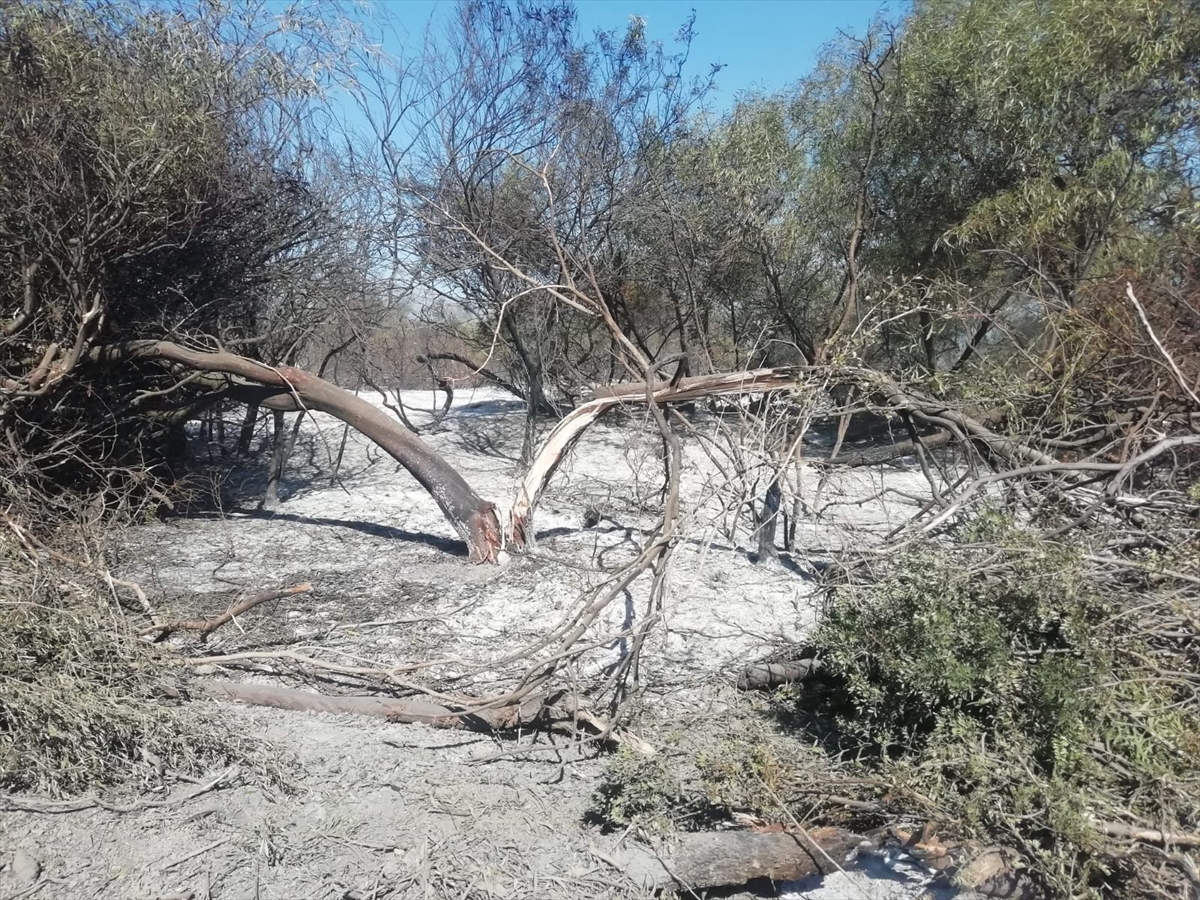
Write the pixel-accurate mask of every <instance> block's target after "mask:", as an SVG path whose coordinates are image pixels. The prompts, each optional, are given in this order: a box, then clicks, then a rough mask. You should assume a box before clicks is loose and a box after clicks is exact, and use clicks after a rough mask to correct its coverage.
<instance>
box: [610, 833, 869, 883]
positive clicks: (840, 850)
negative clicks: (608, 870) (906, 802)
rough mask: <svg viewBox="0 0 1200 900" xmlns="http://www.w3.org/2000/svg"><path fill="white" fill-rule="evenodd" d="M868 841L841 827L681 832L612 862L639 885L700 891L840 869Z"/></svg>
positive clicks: (621, 855)
mask: <svg viewBox="0 0 1200 900" xmlns="http://www.w3.org/2000/svg"><path fill="white" fill-rule="evenodd" d="M864 840H865V838H864V837H863V836H862V835H858V834H853V833H851V832H849V831H845V830H843V829H841V828H813V829H811V830H809V831H807V832H805V833H804V834H761V833H757V832H752V831H716V832H700V833H694V834H683V835H680V836H679V839H678V842H677V843H676V844H674V846H670V847H664V848H662V850H660V851H656V850H654V849H652V848H649V847H640V846H631V847H628V848H627V849H626V850H624V851H622V852H621V853H620V854H618V855H616V856H615V858H614V860H613V864H615V865H617V866H618V867H619V868H621V869H622V870H623V871H624V872H625V874H626V875H627V876H628V877H629V878H630V879H631V880H632V881H633V882H634V883H635V884H637V885H639V886H641V887H646V888H660V889H661V888H670V889H674V890H692V891H696V890H703V889H707V888H716V887H725V886H729V885H739V884H745V883H746V882H748V881H753V880H755V879H757V878H769V879H770V880H772V881H777V882H778V881H795V880H797V879H800V878H808V877H810V876H813V875H827V874H829V873H830V872H836V871H838V870H839V869H841V868H842V867H843V866H844V865H845V864H846V862H847V860H848V859H849V858H850V857H851V856H853V854H854V853H855V851H856V850H857V849H858V847H859V846H860V845H861V844H862V843H863V842H864Z"/></svg>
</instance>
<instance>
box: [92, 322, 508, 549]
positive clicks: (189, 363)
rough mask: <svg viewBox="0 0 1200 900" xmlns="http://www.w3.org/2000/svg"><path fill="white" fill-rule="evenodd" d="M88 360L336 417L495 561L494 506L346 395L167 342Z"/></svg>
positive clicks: (296, 375) (290, 373)
mask: <svg viewBox="0 0 1200 900" xmlns="http://www.w3.org/2000/svg"><path fill="white" fill-rule="evenodd" d="M92 356H93V358H94V359H96V360H97V361H101V362H118V361H120V360H122V359H129V358H138V359H157V360H163V361H165V362H170V363H175V364H177V365H179V366H183V367H185V368H188V369H192V370H195V371H201V372H218V373H223V374H226V375H231V376H236V377H239V378H242V379H245V380H247V381H250V382H253V383H255V384H259V385H263V386H265V387H267V388H275V389H277V391H276V392H274V393H272V394H270V396H267V397H265V398H263V399H262V400H261V401H260V402H261V405H263V406H266V407H268V408H270V409H276V410H299V409H305V410H317V411H319V412H325V413H329V414H330V415H332V416H335V417H336V418H338V419H340V420H341V421H343V422H345V423H346V424H347V425H349V426H350V427H351V428H353V429H354V430H355V431H358V432H360V433H361V434H363V435H365V436H366V437H368V438H370V439H371V440H372V441H374V442H375V443H376V444H378V445H379V446H380V447H381V448H382V449H383V450H384V451H386V452H387V453H388V454H389V455H390V456H391V457H392V458H393V459H395V460H396V461H397V462H398V463H400V465H402V466H404V468H405V469H407V470H408V471H409V472H410V473H411V474H412V476H413V477H414V478H416V479H417V481H418V482H419V483H420V484H421V486H422V487H424V488H425V490H427V491H428V492H429V494H430V496H432V497H433V499H434V500H435V501H436V502H437V504H438V506H439V507H440V508H441V510H442V512H443V514H444V515H445V516H446V518H447V519H448V520H449V521H450V524H451V525H452V526H453V527H454V530H455V531H457V532H458V534H459V536H460V537H462V539H463V540H464V541H466V543H467V547H468V549H469V551H470V554H471V559H472V560H474V561H476V562H494V561H495V560H496V555H497V553H499V551H500V546H501V532H500V521H499V519H498V518H497V515H496V507H495V505H494V504H492V503H488V502H487V501H486V500H484V499H483V498H481V497H480V496H479V495H478V494H476V493H475V491H474V490H473V489H472V488H471V486H470V485H469V484H467V482H466V480H464V479H463V477H462V476H461V475H460V474H459V473H458V472H457V470H455V469H454V467H452V466H451V465H450V464H449V463H447V462H446V461H445V460H444V459H442V457H441V456H439V455H438V454H437V453H436V452H435V451H434V450H433V449H432V448H431V447H429V446H428V445H427V444H426V443H425V442H424V441H422V440H421V439H420V438H419V437H417V436H416V435H414V434H412V433H410V432H409V431H408V430H406V429H405V428H403V427H402V426H401V425H400V424H399V423H398V422H396V421H395V420H394V419H393V418H392V417H391V416H389V415H388V414H386V413H385V412H383V411H382V410H380V409H378V408H377V407H375V406H374V405H372V404H370V403H368V402H367V401H366V400H363V399H362V398H360V397H356V396H355V395H354V394H352V393H350V392H349V391H346V390H343V389H342V388H340V387H337V386H336V385H333V384H330V383H329V382H327V381H325V380H323V379H321V378H318V377H316V376H315V375H312V374H310V373H308V372H304V371H302V370H300V369H294V368H292V367H290V366H276V367H272V366H267V365H264V364H262V363H258V362H255V361H254V360H250V359H246V358H245V357H242V356H236V355H235V354H232V353H225V352H218V353H207V352H203V351H198V350H191V349H189V348H186V347H181V346H180V345H178V344H174V343H171V342H170V341H136V342H131V343H127V344H121V345H117V346H112V347H102V348H98V349H97V350H96V351H94V352H93V354H92Z"/></svg>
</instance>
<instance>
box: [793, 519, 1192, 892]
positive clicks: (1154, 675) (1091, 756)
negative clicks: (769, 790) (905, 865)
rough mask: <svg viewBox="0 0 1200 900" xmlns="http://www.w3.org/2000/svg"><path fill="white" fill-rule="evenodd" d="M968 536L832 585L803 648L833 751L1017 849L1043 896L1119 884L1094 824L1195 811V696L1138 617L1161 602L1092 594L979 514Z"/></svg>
mask: <svg viewBox="0 0 1200 900" xmlns="http://www.w3.org/2000/svg"><path fill="white" fill-rule="evenodd" d="M966 538H967V540H966V542H965V543H964V544H961V545H956V546H944V545H939V544H935V543H931V542H930V543H921V544H917V545H914V546H912V547H910V548H908V549H907V550H905V551H903V552H901V553H900V554H899V555H898V556H896V557H895V558H894V559H892V560H890V561H889V562H888V563H887V564H886V566H885V567H884V568H883V569H882V570H881V571H879V572H876V573H875V575H874V576H873V578H872V579H871V580H869V581H867V582H866V583H857V584H856V583H851V584H848V585H842V586H839V587H838V588H837V589H836V590H835V592H834V594H833V596H832V598H831V601H830V604H829V608H828V610H827V611H826V615H825V617H824V620H823V622H822V623H821V625H820V626H819V628H818V631H817V633H816V636H815V640H814V643H815V644H816V646H817V649H818V651H819V652H820V653H821V654H822V656H823V657H824V658H825V660H826V662H827V669H826V671H827V672H828V673H829V677H830V683H829V684H828V685H827V686H826V688H825V690H824V693H823V694H822V695H821V696H822V697H823V701H822V702H823V707H822V710H821V711H822V712H823V713H824V714H826V715H828V716H829V717H830V718H832V719H833V720H834V721H835V722H836V723H837V726H838V733H839V735H840V740H841V743H840V745H839V746H840V749H841V750H842V752H843V754H844V755H845V756H847V757H852V758H854V759H856V760H858V762H859V764H860V765H861V766H863V767H865V768H867V769H869V770H871V774H872V776H873V777H880V776H882V777H884V778H885V779H886V780H887V781H888V782H889V783H891V784H894V785H897V786H900V787H906V788H909V789H911V790H913V791H915V792H917V793H920V794H921V795H922V796H924V797H927V798H931V799H932V801H933V802H934V803H935V804H936V806H937V807H938V808H939V809H940V810H941V812H942V814H943V815H944V816H945V817H946V819H947V820H949V821H953V822H956V823H958V824H959V825H960V826H961V827H962V828H963V829H964V830H965V831H966V832H968V833H973V834H975V835H976V836H977V837H980V838H984V839H994V840H996V841H997V842H1002V843H1007V844H1008V845H1010V846H1017V847H1021V848H1022V849H1024V850H1025V852H1026V854H1027V857H1029V860H1028V861H1029V862H1030V863H1031V864H1034V865H1035V866H1036V868H1038V869H1039V870H1040V871H1041V872H1042V874H1043V875H1044V876H1045V877H1046V878H1047V879H1048V880H1049V882H1050V884H1051V885H1052V887H1053V889H1054V890H1055V891H1056V892H1062V893H1063V894H1064V895H1079V896H1082V895H1087V894H1089V893H1096V892H1099V893H1103V892H1104V890H1117V891H1123V890H1127V889H1128V890H1132V888H1131V887H1130V885H1129V884H1128V883H1126V882H1125V881H1121V880H1120V879H1116V882H1114V879H1115V878H1116V876H1115V875H1114V872H1115V871H1116V869H1115V868H1114V866H1116V860H1118V859H1119V858H1120V857H1121V856H1123V855H1124V854H1121V855H1118V854H1115V853H1107V852H1105V851H1104V849H1103V846H1104V841H1103V836H1102V834H1101V831H1100V829H1099V828H1098V824H1097V823H1098V822H1101V821H1125V822H1128V821H1130V820H1131V819H1132V820H1135V821H1141V822H1143V823H1145V826H1144V827H1152V828H1160V827H1170V828H1172V829H1180V830H1195V828H1196V825H1197V822H1198V821H1200V801H1198V800H1197V797H1196V795H1195V792H1194V790H1192V788H1191V784H1192V783H1193V782H1194V779H1195V775H1196V764H1195V760H1196V758H1197V757H1196V756H1195V748H1196V747H1197V746H1198V741H1200V716H1198V715H1197V704H1196V697H1195V694H1194V693H1193V692H1189V690H1188V687H1187V684H1186V679H1182V680H1181V679H1176V678H1173V677H1166V676H1165V675H1164V674H1163V672H1162V670H1165V669H1167V668H1169V666H1166V665H1159V664H1155V663H1152V662H1151V661H1150V660H1151V647H1150V644H1149V641H1150V640H1151V637H1150V636H1151V635H1152V634H1153V633H1154V628H1153V627H1152V626H1149V625H1147V624H1146V622H1145V619H1144V616H1145V615H1147V614H1149V613H1152V612H1161V610H1162V609H1163V608H1164V603H1165V601H1164V600H1162V598H1160V597H1156V596H1155V595H1150V594H1147V593H1146V591H1145V589H1144V586H1136V585H1135V586H1132V587H1131V588H1130V590H1128V592H1126V591H1125V590H1124V589H1120V590H1118V589H1116V585H1114V584H1108V585H1106V586H1105V587H1104V589H1103V590H1101V589H1100V588H1098V587H1097V586H1095V585H1094V584H1093V583H1091V582H1090V581H1089V578H1088V577H1087V575H1086V573H1085V570H1084V562H1085V558H1084V556H1083V554H1082V553H1080V552H1078V551H1076V550H1075V549H1073V548H1071V547H1067V546H1062V545H1057V544H1053V543H1049V542H1044V541H1039V540H1036V539H1035V538H1033V537H1031V536H1029V535H1027V534H1024V533H1022V532H1020V531H1019V530H1018V529H1016V528H1014V527H1013V526H1012V525H1011V524H1009V523H1007V522H1006V521H1004V520H1003V519H1002V518H1001V517H998V516H995V515H985V516H983V517H981V518H980V519H979V520H978V521H977V522H976V524H975V525H974V526H972V528H971V529H969V532H968V533H967V534H966ZM1175 665H1177V666H1180V667H1182V666H1184V663H1181V662H1176V663H1175ZM1193 668H1194V666H1193ZM813 696H815V695H809V696H808V697H807V699H806V701H805V702H807V703H809V704H811V703H812V702H813ZM1188 748H1191V749H1190V750H1189V749H1188ZM1156 823H1165V824H1156ZM1126 875H1128V873H1126ZM1114 883H1120V884H1121V885H1123V887H1113V884H1114Z"/></svg>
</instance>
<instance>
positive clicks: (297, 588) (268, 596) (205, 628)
mask: <svg viewBox="0 0 1200 900" xmlns="http://www.w3.org/2000/svg"><path fill="white" fill-rule="evenodd" d="M311 590H312V585H311V584H309V583H308V582H307V581H306V582H304V583H303V584H297V585H294V586H293V587H290V588H283V589H282V590H276V591H263V592H262V593H261V594H253V595H251V596H249V597H246V598H245V599H244V600H241V601H239V602H237V603H235V604H233V605H232V606H231V607H229V609H227V610H225V612H223V613H221V615H219V616H216V617H214V618H212V619H180V620H178V621H175V622H160V623H159V624H157V625H148V626H147V627H145V628H143V629H142V630H141V631H140V632H138V634H140V635H141V636H142V637H148V636H149V635H152V634H153V635H156V637H155V640H156V641H161V640H164V639H165V638H167V637H168V636H169V635H170V634H171V632H173V631H195V632H198V633H199V634H200V636H201V638H204V637H207V636H208V635H209V634H211V633H212V632H214V631H216V630H217V629H218V628H220V627H221V626H222V625H224V624H225V623H226V622H230V621H232V620H234V619H236V618H237V617H238V616H240V615H242V614H243V613H245V612H247V611H248V610H251V609H254V607H256V606H258V605H259V604H260V603H269V602H270V601H272V600H279V599H282V598H283V597H291V596H294V595H295V594H307V593H308V592H309V591H311Z"/></svg>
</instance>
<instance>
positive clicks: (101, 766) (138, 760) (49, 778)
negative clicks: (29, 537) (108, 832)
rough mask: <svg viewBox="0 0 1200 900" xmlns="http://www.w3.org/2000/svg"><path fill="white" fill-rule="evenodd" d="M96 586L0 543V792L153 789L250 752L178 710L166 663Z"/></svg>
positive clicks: (197, 716) (195, 714)
mask: <svg viewBox="0 0 1200 900" xmlns="http://www.w3.org/2000/svg"><path fill="white" fill-rule="evenodd" d="M101 587H102V586H101V585H90V584H88V583H86V582H81V581H80V580H79V579H78V573H77V572H75V571H72V570H64V569H63V568H62V567H61V566H60V565H57V564H55V563H53V562H51V563H45V562H42V563H37V564H35V562H34V561H33V560H31V559H30V558H29V556H28V555H27V554H26V553H24V552H23V551H22V550H20V549H18V548H17V547H15V546H14V545H13V543H12V542H6V541H5V539H4V538H2V537H0V787H3V788H5V789H8V790H33V791H38V792H44V793H49V794H52V795H59V796H61V795H64V794H72V793H78V792H81V791H85V790H90V789H94V788H98V787H106V786H114V785H121V784H129V783H131V782H133V781H140V782H141V784H142V786H143V787H149V788H160V787H161V786H162V785H163V779H164V777H166V776H169V775H170V773H172V772H180V773H185V774H187V773H199V772H202V771H206V770H209V769H211V768H212V767H214V766H218V765H227V764H229V763H230V762H231V761H233V760H240V761H246V760H248V759H250V758H251V757H253V756H256V755H257V754H256V752H255V751H256V748H255V747H254V745H253V744H251V743H250V742H249V741H247V740H246V739H244V738H241V737H237V736H231V735H226V734H223V733H222V731H221V730H220V729H218V728H215V727H213V726H212V725H211V724H210V722H209V721H208V718H207V717H206V715H205V714H204V713H203V712H201V711H198V710H196V709H193V708H186V707H184V706H181V705H180V704H179V702H178V692H177V691H173V690H171V689H170V688H169V687H167V684H168V683H169V682H170V679H171V673H170V664H171V661H170V660H169V659H167V658H165V657H163V656H162V655H161V654H159V653H158V652H157V651H156V650H155V649H154V648H153V647H151V646H149V645H147V644H145V643H144V642H142V641H139V640H138V639H137V638H136V637H135V635H134V634H133V632H132V630H131V628H130V626H129V624H128V623H127V622H126V621H125V618H124V614H123V613H122V612H121V611H120V610H118V609H115V608H114V607H113V606H111V605H110V603H109V602H106V600H105V598H104V595H103V594H102V593H101V591H100V588H101ZM172 695H173V696H172ZM259 768H261V767H259Z"/></svg>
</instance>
